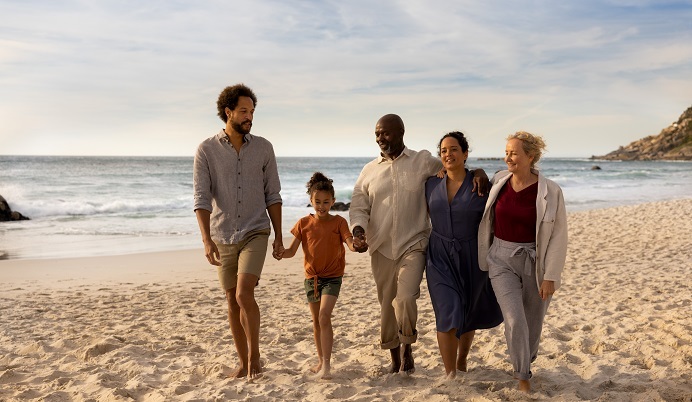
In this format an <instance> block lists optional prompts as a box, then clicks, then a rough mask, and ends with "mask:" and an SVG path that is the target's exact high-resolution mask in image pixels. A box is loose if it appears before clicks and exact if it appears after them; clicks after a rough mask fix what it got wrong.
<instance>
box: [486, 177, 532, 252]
mask: <svg viewBox="0 0 692 402" xmlns="http://www.w3.org/2000/svg"><path fill="white" fill-rule="evenodd" d="M537 196H538V182H536V183H533V184H532V185H530V186H528V187H526V188H525V189H523V190H521V191H519V192H516V191H514V189H513V188H512V185H511V184H510V183H509V180H507V183H506V184H505V185H504V186H503V187H502V189H501V190H500V193H499V194H498V195H497V201H495V205H494V208H495V222H493V229H494V230H495V236H496V237H497V238H498V239H502V240H505V241H511V242H514V243H532V242H535V241H536V197H537Z"/></svg>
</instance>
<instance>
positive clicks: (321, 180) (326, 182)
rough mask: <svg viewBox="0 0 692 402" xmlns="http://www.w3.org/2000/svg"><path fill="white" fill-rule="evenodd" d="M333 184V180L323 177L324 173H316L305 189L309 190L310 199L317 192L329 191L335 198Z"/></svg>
mask: <svg viewBox="0 0 692 402" xmlns="http://www.w3.org/2000/svg"><path fill="white" fill-rule="evenodd" d="M332 182H333V180H332V179H330V178H328V177H327V176H325V175H323V174H322V172H315V173H313V175H312V177H311V178H310V180H309V181H308V184H306V185H305V187H306V188H307V189H308V191H307V193H308V195H309V196H310V197H312V194H313V193H315V192H316V191H327V192H329V194H331V195H332V197H334V185H332Z"/></svg>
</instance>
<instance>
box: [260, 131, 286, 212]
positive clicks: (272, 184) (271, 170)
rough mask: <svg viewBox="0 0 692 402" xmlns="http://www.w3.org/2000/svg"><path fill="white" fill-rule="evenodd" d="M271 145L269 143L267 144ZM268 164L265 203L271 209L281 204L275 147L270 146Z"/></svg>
mask: <svg viewBox="0 0 692 402" xmlns="http://www.w3.org/2000/svg"><path fill="white" fill-rule="evenodd" d="M267 144H269V142H267ZM267 154H268V157H267V162H266V164H265V165H264V202H265V204H266V206H267V208H269V207H270V206H272V205H274V204H278V203H281V202H282V200H281V194H280V192H281V182H280V181H279V169H278V167H277V165H276V156H275V155H274V147H272V146H271V145H269V148H268V150H267Z"/></svg>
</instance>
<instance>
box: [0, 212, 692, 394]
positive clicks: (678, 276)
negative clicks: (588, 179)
mask: <svg viewBox="0 0 692 402" xmlns="http://www.w3.org/2000/svg"><path fill="white" fill-rule="evenodd" d="M690 217H692V199H686V200H676V201H665V202H657V203H651V204H643V205H637V206H626V207H618V208H611V209H605V210H594V211H587V212H577V213H571V214H570V215H569V233H570V245H569V253H568V259H567V266H566V267H565V271H564V277H563V287H562V288H561V289H560V290H559V291H558V292H557V293H556V295H555V298H554V300H553V302H552V304H551V307H550V310H549V311H548V316H547V318H546V324H545V326H544V332H543V337H542V344H541V351H540V354H539V357H538V359H537V360H536V362H535V363H534V365H533V372H534V379H533V380H532V386H533V392H532V394H531V395H530V396H526V395H525V394H522V393H520V392H518V391H516V390H515V387H516V381H515V380H513V379H512V376H511V366H510V364H509V361H508V358H507V353H506V348H505V340H504V335H503V331H502V325H500V326H499V327H497V328H495V329H492V330H489V331H479V332H477V335H476V340H475V342H474V346H473V348H472V350H471V355H470V360H469V372H468V373H460V375H458V376H457V378H456V379H454V380H445V379H444V369H443V366H442V360H441V358H440V357H439V353H438V349H437V341H436V337H435V327H434V315H433V310H432V306H431V304H430V298H429V296H428V292H427V286H426V284H425V281H424V282H423V286H422V287H421V291H422V292H421V299H420V301H419V324H418V329H419V341H418V343H416V344H415V345H414V357H415V359H416V367H417V369H416V372H415V374H413V375H412V376H408V377H407V376H405V375H402V374H386V373H385V367H386V366H387V364H388V360H389V353H388V351H383V350H380V349H379V347H378V344H379V324H378V322H379V305H378V303H377V295H376V291H375V285H374V282H373V280H372V275H371V273H370V268H369V258H368V257H367V255H363V254H355V253H349V254H347V267H346V270H347V274H346V277H345V278H344V284H343V287H342V293H341V296H340V298H339V301H338V303H337V305H336V309H335V312H334V319H333V323H334V326H335V328H334V329H335V331H334V332H335V344H334V353H333V357H332V366H333V371H334V373H333V374H334V378H333V379H332V380H331V381H322V380H320V381H315V380H312V379H311V376H310V375H309V371H308V368H309V367H310V365H311V364H314V363H315V352H314V345H313V338H312V326H311V322H310V315H309V313H308V307H307V305H306V301H305V295H304V293H303V287H302V280H303V271H302V258H300V256H296V258H293V259H290V260H284V261H280V262H277V261H275V260H273V259H271V258H268V259H267V264H266V266H265V271H264V274H263V277H262V280H261V281H260V287H259V288H258V290H257V294H258V303H259V305H260V309H261V313H262V327H261V334H260V336H261V343H262V347H261V352H262V359H263V362H264V369H265V373H264V376H263V377H262V378H261V379H259V380H257V381H255V382H253V383H248V382H246V381H245V380H239V379H229V378H227V377H226V376H227V374H228V373H230V371H231V369H232V367H233V366H234V363H235V357H234V353H235V351H234V348H233V346H232V338H231V335H230V331H229V330H228V324H227V320H226V309H225V302H224V299H223V297H224V296H223V293H222V292H221V291H220V289H219V286H218V282H217V278H216V271H215V268H213V267H211V266H209V265H207V263H206V261H205V259H204V257H203V255H202V251H201V250H191V251H176V252H166V253H152V254H141V255H127V256H115V257H98V258H80V259H65V260H4V261H0V312H1V316H2V319H1V320H0V401H14V400H41V401H126V400H136V401H169V400H184V401H212V400H219V401H222V400H251V401H281V400H296V401H322V400H325V399H333V400H350V401H423V400H425V401H426V402H437V401H456V400H471V401H495V400H559V401H580V400H598V401H692V383H691V381H692V219H691V218H690ZM284 224H285V225H288V224H289V223H284ZM288 241H289V239H286V242H287V243H288Z"/></svg>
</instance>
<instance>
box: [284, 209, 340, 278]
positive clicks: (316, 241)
mask: <svg viewBox="0 0 692 402" xmlns="http://www.w3.org/2000/svg"><path fill="white" fill-rule="evenodd" d="M333 216H334V217H333V218H332V219H330V220H321V219H318V218H316V217H315V216H314V215H312V214H311V215H308V216H305V217H303V218H300V220H299V221H298V222H296V224H295V226H293V229H291V233H292V234H293V236H295V237H296V239H300V242H301V243H302V247H303V254H304V255H305V277H306V278H315V286H317V280H316V279H317V278H318V277H319V278H335V277H338V276H343V275H344V270H345V268H346V250H345V249H344V242H345V241H346V239H348V238H349V237H352V236H351V231H350V230H349V229H348V223H347V222H346V219H344V218H343V217H341V216H339V215H333Z"/></svg>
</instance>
